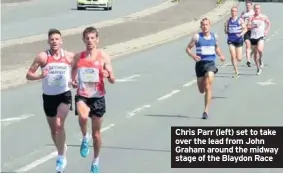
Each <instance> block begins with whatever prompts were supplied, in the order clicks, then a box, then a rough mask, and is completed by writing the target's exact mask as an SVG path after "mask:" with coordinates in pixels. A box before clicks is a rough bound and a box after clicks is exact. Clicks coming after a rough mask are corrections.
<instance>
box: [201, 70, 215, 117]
mask: <svg viewBox="0 0 283 174" xmlns="http://www.w3.org/2000/svg"><path fill="white" fill-rule="evenodd" d="M204 79H205V86H204V89H205V96H204V113H203V118H204V119H206V118H207V117H208V109H209V106H210V103H211V98H212V82H213V79H214V72H213V71H208V72H207V73H206V75H205V77H204Z"/></svg>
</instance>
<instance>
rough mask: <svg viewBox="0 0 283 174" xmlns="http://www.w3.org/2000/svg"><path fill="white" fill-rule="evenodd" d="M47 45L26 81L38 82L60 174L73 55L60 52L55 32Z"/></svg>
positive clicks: (58, 32)
mask: <svg viewBox="0 0 283 174" xmlns="http://www.w3.org/2000/svg"><path fill="white" fill-rule="evenodd" d="M48 43H49V45H50V48H49V49H47V50H46V51H43V52H41V53H39V54H38V55H37V56H36V57H35V58H34V61H33V63H32V65H31V66H30V68H29V70H28V72H27V74H26V79H27V80H42V90H43V95H42V98H43V108H44V112H45V114H46V116H47V121H48V124H49V127H50V130H51V137H52V139H53V142H54V144H55V146H56V148H57V151H58V157H57V160H56V172H57V173H62V172H64V170H65V167H66V165H67V159H66V151H67V145H66V144H65V143H66V137H65V136H66V135H65V129H64V123H65V119H66V117H67V115H68V113H69V110H70V109H71V104H72V93H71V91H70V85H71V83H70V82H71V62H72V60H73V57H74V54H73V53H71V52H68V51H66V50H63V49H62V48H61V46H62V44H63V40H62V37H61V32H60V31H59V30H57V29H50V30H49V32H48ZM40 67H41V70H42V73H41V74H39V75H38V74H36V71H37V70H38V69H39V68H40Z"/></svg>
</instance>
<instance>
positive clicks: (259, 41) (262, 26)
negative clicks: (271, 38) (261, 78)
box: [249, 4, 271, 75]
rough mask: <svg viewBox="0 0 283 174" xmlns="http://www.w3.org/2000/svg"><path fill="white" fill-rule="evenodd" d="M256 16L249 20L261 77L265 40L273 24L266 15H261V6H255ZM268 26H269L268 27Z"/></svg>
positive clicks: (258, 71)
mask: <svg viewBox="0 0 283 174" xmlns="http://www.w3.org/2000/svg"><path fill="white" fill-rule="evenodd" d="M254 11H255V14H254V16H252V17H251V18H250V19H249V28H250V30H251V39H250V40H251V45H252V47H253V52H254V59H255V63H256V66H257V73H256V74H257V75H260V74H261V72H262V69H263V66H264V64H263V61H262V55H263V49H264V39H265V37H266V36H267V35H268V32H269V30H270V27H271V22H270V20H269V18H268V17H267V16H266V15H263V14H261V12H260V5H259V4H256V5H254ZM266 24H267V26H266Z"/></svg>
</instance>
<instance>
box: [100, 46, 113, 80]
mask: <svg viewBox="0 0 283 174" xmlns="http://www.w3.org/2000/svg"><path fill="white" fill-rule="evenodd" d="M101 53H102V57H103V59H104V66H103V68H104V70H106V71H107V72H108V73H109V77H108V78H111V77H114V73H113V68H112V62H111V58H110V56H109V55H108V54H107V53H105V52H104V51H101Z"/></svg>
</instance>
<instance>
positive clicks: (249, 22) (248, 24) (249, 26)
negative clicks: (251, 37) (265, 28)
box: [247, 17, 253, 30]
mask: <svg viewBox="0 0 283 174" xmlns="http://www.w3.org/2000/svg"><path fill="white" fill-rule="evenodd" d="M247 28H248V29H249V30H251V29H253V26H252V18H251V17H250V18H249V19H248V22H247Z"/></svg>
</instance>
